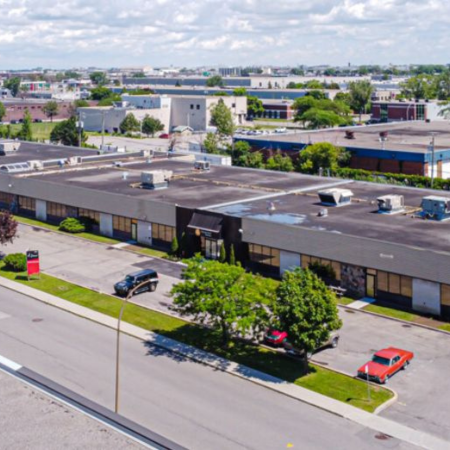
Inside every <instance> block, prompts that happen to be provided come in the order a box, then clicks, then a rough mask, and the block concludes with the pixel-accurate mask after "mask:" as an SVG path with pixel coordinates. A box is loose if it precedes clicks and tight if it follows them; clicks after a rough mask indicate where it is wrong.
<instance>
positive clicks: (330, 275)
mask: <svg viewBox="0 0 450 450" xmlns="http://www.w3.org/2000/svg"><path fill="white" fill-rule="evenodd" d="M308 269H309V270H310V271H311V272H313V273H315V274H316V275H317V276H318V277H319V278H320V279H321V280H322V281H324V282H325V283H327V282H329V281H331V280H335V279H336V272H335V271H334V269H333V266H332V265H331V264H321V263H320V262H318V261H316V262H313V263H310V264H309V266H308Z"/></svg>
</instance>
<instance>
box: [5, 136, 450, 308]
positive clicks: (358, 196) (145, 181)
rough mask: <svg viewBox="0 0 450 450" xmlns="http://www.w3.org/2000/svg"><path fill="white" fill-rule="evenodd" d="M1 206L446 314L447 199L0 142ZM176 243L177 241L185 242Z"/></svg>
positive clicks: (142, 156) (449, 283) (449, 263)
mask: <svg viewBox="0 0 450 450" xmlns="http://www.w3.org/2000/svg"><path fill="white" fill-rule="evenodd" d="M0 151H1V152H2V154H1V155H0V201H1V206H2V207H3V208H7V209H10V210H12V211H14V212H15V213H18V214H22V215H26V216H30V217H35V218H37V219H39V220H42V221H48V222H52V223H59V222H60V221H61V220H63V219H64V218H66V217H68V216H73V217H84V218H86V217H87V218H90V219H91V222H92V223H93V224H94V228H93V231H94V232H97V233H100V234H102V235H105V236H112V237H116V238H119V239H123V240H131V241H136V242H139V243H140V244H141V245H147V246H155V247H161V248H169V247H170V243H171V241H172V239H173V237H174V236H178V239H179V241H180V242H185V247H184V249H183V250H184V252H185V254H186V255H191V254H193V253H196V252H201V253H202V254H203V255H204V256H205V257H206V258H217V257H218V254H219V250H220V247H221V245H222V243H224V245H225V247H226V249H227V251H228V254H229V252H230V249H231V246H233V247H234V249H235V253H236V257H237V259H238V260H239V261H241V263H242V264H243V265H244V266H245V267H248V268H250V269H253V270H255V271H259V272H261V273H264V274H268V275H272V276H275V277H279V276H281V275H282V274H283V272H284V271H286V270H288V269H290V268H293V267H297V266H301V267H308V265H309V264H310V263H314V262H319V263H321V264H326V265H331V266H332V268H333V270H334V279H333V280H330V283H332V284H335V285H338V286H341V287H342V288H344V289H346V290H347V293H348V294H351V295H354V296H355V297H364V296H367V297H373V298H376V299H377V300H378V301H380V302H386V303H389V304H390V305H394V306H396V307H398V308H405V309H413V310H417V311H421V312H424V313H429V314H433V315H436V316H439V315H442V316H446V317H449V316H450V240H449V230H450V228H449V227H450V194H449V193H448V192H441V191H440V192H437V191H431V190H423V189H415V188H405V187H398V186H390V185H380V184H372V183H364V182H352V181H348V180H342V179H333V178H327V177H317V176H307V175H301V174H297V173H281V172H270V171H263V170H254V169H245V168H238V167H230V166H215V165H211V164H209V163H208V162H207V161H201V160H197V161H196V162H194V160H193V159H191V157H189V156H188V157H181V158H179V157H174V158H169V159H168V158H167V157H165V156H162V155H161V156H160V157H158V155H149V154H148V153H144V152H136V153H134V154H127V153H122V154H120V153H104V154H97V153H96V152H94V151H88V150H83V149H77V148H64V147H61V146H48V145H42V144H41V145H39V144H31V143H20V145H19V143H17V142H2V143H1V145H0ZM183 235H184V237H183Z"/></svg>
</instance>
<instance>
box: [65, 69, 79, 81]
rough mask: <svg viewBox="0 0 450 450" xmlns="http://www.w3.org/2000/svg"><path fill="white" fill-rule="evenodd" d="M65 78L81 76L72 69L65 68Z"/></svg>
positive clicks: (75, 78)
mask: <svg viewBox="0 0 450 450" xmlns="http://www.w3.org/2000/svg"><path fill="white" fill-rule="evenodd" d="M64 77H65V78H72V79H73V80H79V79H80V78H81V75H80V74H79V73H78V72H75V71H73V70H66V71H65V72H64Z"/></svg>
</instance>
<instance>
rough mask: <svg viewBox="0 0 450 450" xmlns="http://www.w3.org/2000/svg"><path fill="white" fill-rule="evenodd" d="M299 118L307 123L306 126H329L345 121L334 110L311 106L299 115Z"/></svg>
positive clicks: (313, 127)
mask: <svg viewBox="0 0 450 450" xmlns="http://www.w3.org/2000/svg"><path fill="white" fill-rule="evenodd" d="M300 120H301V121H302V122H303V123H307V124H308V128H311V129H317V128H330V127H335V126H337V125H342V124H344V123H345V121H344V120H343V119H342V117H341V116H340V115H339V114H337V113H335V112H334V111H326V110H322V109H318V108H311V109H309V110H308V111H306V112H305V113H304V114H302V115H301V117H300Z"/></svg>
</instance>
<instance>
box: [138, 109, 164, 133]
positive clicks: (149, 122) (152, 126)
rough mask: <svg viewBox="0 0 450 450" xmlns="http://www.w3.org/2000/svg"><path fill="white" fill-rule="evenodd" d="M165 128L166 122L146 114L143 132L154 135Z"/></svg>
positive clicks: (143, 121)
mask: <svg viewBox="0 0 450 450" xmlns="http://www.w3.org/2000/svg"><path fill="white" fill-rule="evenodd" d="M163 130H164V124H162V123H161V121H160V120H159V119H156V118H155V117H150V116H149V115H148V114H146V115H145V117H144V119H143V120H142V132H143V133H144V134H146V135H147V136H149V135H150V134H151V135H152V137H153V136H154V135H155V133H157V132H158V131H163Z"/></svg>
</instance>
